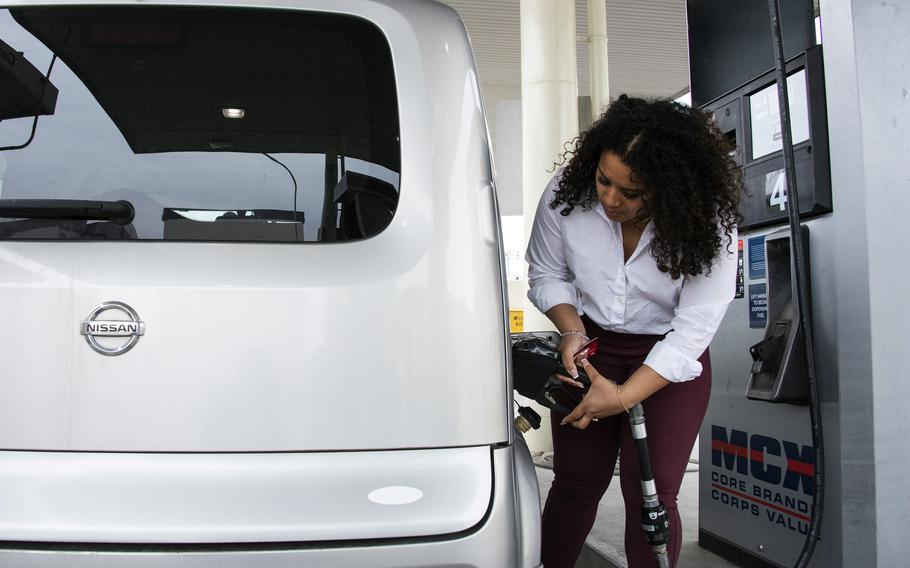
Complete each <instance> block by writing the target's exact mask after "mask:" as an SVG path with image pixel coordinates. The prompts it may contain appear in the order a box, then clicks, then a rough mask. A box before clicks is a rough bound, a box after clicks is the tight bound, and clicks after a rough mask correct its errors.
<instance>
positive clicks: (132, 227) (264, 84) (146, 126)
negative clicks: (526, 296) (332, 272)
mask: <svg viewBox="0 0 910 568" xmlns="http://www.w3.org/2000/svg"><path fill="white" fill-rule="evenodd" d="M0 42H2V43H0V238H2V239H122V240H132V239H144V240H161V239H164V240H204V241H271V242H285V241H290V242H334V241H343V240H352V239H360V238H365V237H369V236H372V235H374V234H376V233H378V232H380V231H381V230H382V229H384V228H385V227H386V226H387V225H388V224H389V222H390V221H391V219H392V216H393V214H394V212H395V208H396V205H397V203H398V192H399V172H400V146H399V141H398V135H399V131H398V108H397V96H396V92H395V82H394V72H393V67H392V60H391V55H390V52H389V46H388V43H387V42H386V40H385V38H384V36H383V34H382V33H381V31H380V30H379V29H377V28H376V27H375V26H374V25H372V24H370V23H368V22H366V21H364V20H361V19H358V18H353V17H349V16H340V15H325V14H317V13H311V12H295V11H280V10H246V9H212V8H205V9H202V8H160V7H154V8H149V7H118V8H112V7H91V8H86V7H75V8H71V7H66V8H35V9H11V10H0ZM48 70H50V73H49V74H48ZM36 115H37V116H38V120H37V123H36V120H35V117H36ZM123 202H126V204H125V203H123ZM99 212H100V213H99ZM130 216H131V217H132V219H131V220H129V217H130Z"/></svg>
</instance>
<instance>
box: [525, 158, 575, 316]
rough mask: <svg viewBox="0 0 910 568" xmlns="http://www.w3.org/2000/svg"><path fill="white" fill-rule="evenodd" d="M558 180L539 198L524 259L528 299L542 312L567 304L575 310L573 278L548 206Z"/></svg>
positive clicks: (554, 213) (555, 214) (555, 215)
mask: <svg viewBox="0 0 910 568" xmlns="http://www.w3.org/2000/svg"><path fill="white" fill-rule="evenodd" d="M558 179H559V176H558V175H557V176H554V177H553V179H552V180H550V183H549V184H547V188H546V190H544V192H543V195H541V196H540V202H539V203H538V204H537V213H536V214H535V215H534V226H533V227H532V228H531V238H530V241H529V242H528V251H527V253H526V255H525V260H527V261H528V285H529V287H530V290H528V299H529V300H531V303H532V304H534V306H535V307H536V308H537V309H538V310H540V311H541V312H546V311H547V310H549V309H550V308H552V307H553V306H556V305H558V304H570V305H573V306H575V307H576V309H577V308H578V292H576V290H575V286H574V285H573V284H572V281H573V280H574V279H575V277H574V275H573V274H572V272H571V271H570V270H569V267H568V264H567V263H566V258H565V248H564V244H563V234H562V230H561V229H560V219H559V216H560V215H559V212H558V211H555V210H554V209H551V208H550V206H549V203H550V202H551V201H552V200H553V197H554V192H555V190H556V185H557V183H558Z"/></svg>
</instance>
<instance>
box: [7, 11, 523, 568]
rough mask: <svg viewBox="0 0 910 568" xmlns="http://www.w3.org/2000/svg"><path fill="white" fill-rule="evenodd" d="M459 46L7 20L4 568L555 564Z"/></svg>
mask: <svg viewBox="0 0 910 568" xmlns="http://www.w3.org/2000/svg"><path fill="white" fill-rule="evenodd" d="M502 267H503V261H502V247H501V241H500V233H499V229H498V212H497V205H496V196H495V191H494V185H493V176H492V168H491V163H490V156H489V145H488V139H487V134H486V127H485V122H484V115H483V110H482V106H481V101H480V95H479V89H478V84H477V76H476V73H475V70H474V64H473V58H472V53H471V49H470V45H469V43H468V40H467V36H466V34H465V30H464V26H463V24H462V22H461V20H460V19H459V17H458V16H457V14H456V13H455V12H454V11H452V10H451V9H449V8H447V7H445V6H442V5H440V4H437V3H435V2H429V1H426V0H416V1H413V0H402V1H396V0H383V1H374V0H296V1H290V0H288V1H285V0H270V1H262V2H256V1H249V0H247V1H243V2H236V3H234V2H218V3H217V4H216V3H207V2H201V1H195V2H179V3H177V2H171V3H168V2H144V1H142V2H140V1H135V2H104V3H93V4H84V3H79V2H58V3H51V4H48V3H36V2H22V1H20V2H16V1H9V0H6V1H0V314H2V317H3V325H2V326H0V387H2V390H0V393H2V394H0V566H3V567H9V566H15V567H19V566H25V567H33V566H34V567H43V566H55V567H56V566H66V567H76V568H80V567H89V566H91V567H93V568H98V567H101V568H106V567H115V566H116V567H121V566H217V567H219V568H233V567H240V566H244V567H246V566H256V567H265V566H287V567H291V566H293V567H295V568H296V567H302V566H306V567H331V568H344V567H358V568H359V567H389V568H391V567H417V566H430V567H459V568H468V567H493V568H504V567H512V566H515V567H530V566H539V554H538V549H539V537H538V531H539V515H540V511H539V499H538V493H537V484H536V478H535V476H534V472H533V466H532V464H531V462H530V456H529V453H528V451H527V447H526V446H525V445H524V443H523V441H522V440H521V438H520V436H519V435H517V434H513V429H512V426H511V419H512V401H511V381H510V379H509V376H508V373H509V370H508V366H509V357H508V353H509V350H508V341H509V339H508V329H507V326H506V321H507V320H506V306H505V295H504V291H503V289H504V279H503V275H502V274H503V268H502Z"/></svg>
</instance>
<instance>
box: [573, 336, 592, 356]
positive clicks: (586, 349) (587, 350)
mask: <svg viewBox="0 0 910 568" xmlns="http://www.w3.org/2000/svg"><path fill="white" fill-rule="evenodd" d="M595 353H597V338H596V337H594V338H592V339H590V340H589V341H588V342H587V343H585V344H584V345H582V346H581V347H579V348H578V350H577V351H576V352H575V355H572V358H573V359H590V358H591V357H593V356H594V354H595Z"/></svg>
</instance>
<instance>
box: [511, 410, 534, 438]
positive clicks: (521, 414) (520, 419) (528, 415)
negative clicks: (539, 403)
mask: <svg viewBox="0 0 910 568" xmlns="http://www.w3.org/2000/svg"><path fill="white" fill-rule="evenodd" d="M512 423H513V424H514V425H515V427H516V428H518V430H519V431H520V432H521V433H522V434H524V433H525V432H527V431H528V430H530V429H531V428H533V429H535V430H537V429H538V428H540V414H537V412H535V411H534V409H533V408H531V407H530V406H519V407H518V416H516V417H515V420H514V421H513V422H512Z"/></svg>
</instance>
